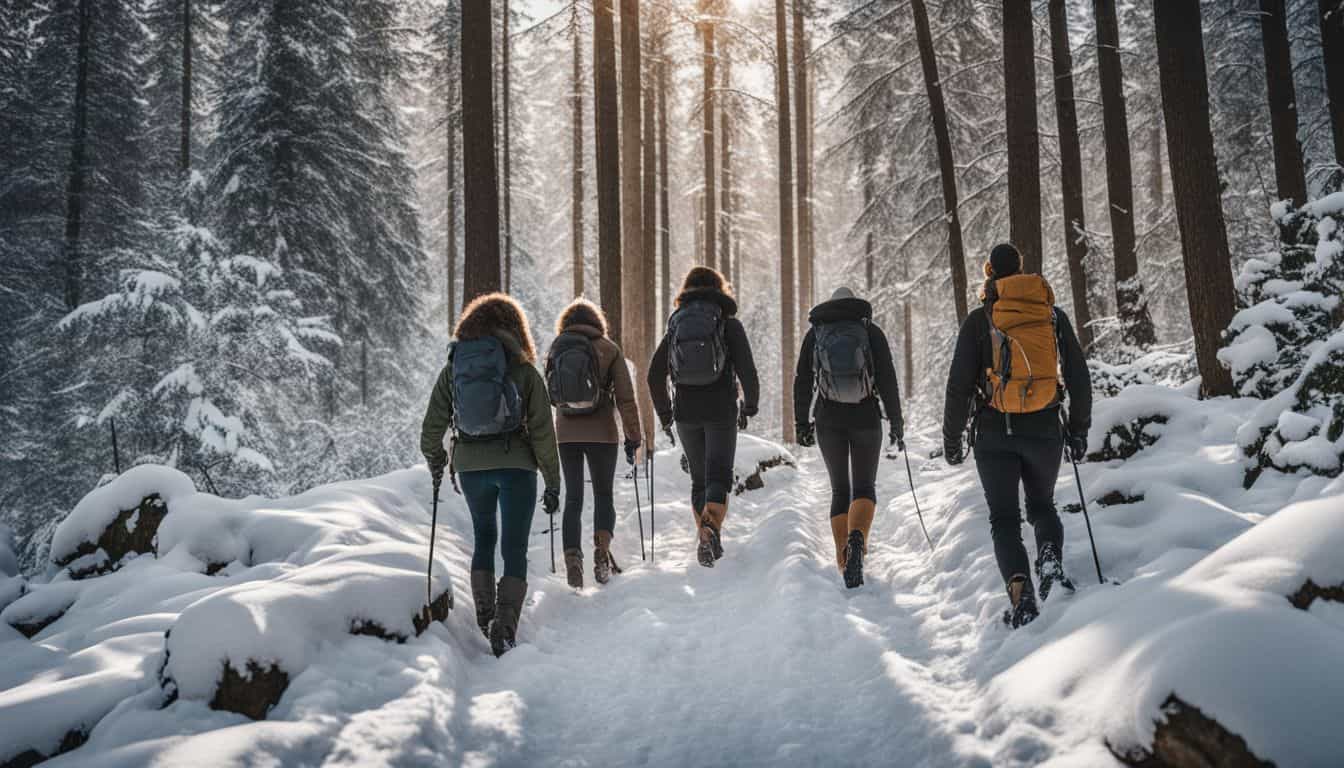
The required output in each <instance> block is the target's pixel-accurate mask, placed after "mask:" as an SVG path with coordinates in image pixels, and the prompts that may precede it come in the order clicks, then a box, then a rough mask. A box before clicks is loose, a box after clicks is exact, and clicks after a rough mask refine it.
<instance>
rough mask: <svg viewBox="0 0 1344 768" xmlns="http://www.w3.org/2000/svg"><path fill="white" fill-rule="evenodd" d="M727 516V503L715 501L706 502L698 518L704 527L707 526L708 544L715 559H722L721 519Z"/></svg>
mask: <svg viewBox="0 0 1344 768" xmlns="http://www.w3.org/2000/svg"><path fill="white" fill-rule="evenodd" d="M726 517H728V505H727V504H719V503H716V502H713V501H711V502H707V503H706V504H705V511H704V512H702V513H701V514H700V520H701V522H702V523H703V524H704V526H705V527H708V528H709V534H710V535H709V546H710V551H711V552H712V553H713V555H714V559H715V560H721V559H723V534H722V531H723V521H724V519H725V518H726Z"/></svg>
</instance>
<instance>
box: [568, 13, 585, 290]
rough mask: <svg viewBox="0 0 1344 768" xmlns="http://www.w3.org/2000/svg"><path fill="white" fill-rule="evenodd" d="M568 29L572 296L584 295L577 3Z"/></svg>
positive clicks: (580, 63) (581, 139)
mask: <svg viewBox="0 0 1344 768" xmlns="http://www.w3.org/2000/svg"><path fill="white" fill-rule="evenodd" d="M570 26H571V27H572V29H573V36H574V39H573V41H572V42H573V45H574V51H573V54H574V55H573V65H572V68H571V72H570V84H571V87H572V88H573V92H572V93H571V94H570V97H569V104H570V111H571V113H570V150H571V156H570V161H569V162H570V185H569V187H570V188H569V197H570V200H569V245H570V259H571V261H572V262H573V270H574V271H573V280H574V295H575V296H582V295H583V54H582V52H581V50H580V49H581V48H582V45H581V44H580V42H581V39H582V37H583V36H582V35H581V34H579V4H578V3H577V2H576V3H574V5H572V6H570Z"/></svg>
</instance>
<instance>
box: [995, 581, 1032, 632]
mask: <svg viewBox="0 0 1344 768" xmlns="http://www.w3.org/2000/svg"><path fill="white" fill-rule="evenodd" d="M1007 587H1008V601H1009V602H1010V603H1012V604H1013V607H1012V609H1010V610H1007V611H1004V613H1003V621H1004V623H1005V624H1007V625H1008V626H1010V627H1012V628H1013V629H1017V628H1019V627H1025V626H1026V625H1028V624H1030V623H1031V622H1033V621H1035V620H1036V617H1037V616H1038V615H1040V610H1039V609H1038V608H1037V607H1036V588H1035V587H1034V586H1032V584H1031V577H1030V576H1026V575H1023V574H1020V573H1019V574H1017V575H1015V576H1013V578H1012V580H1010V581H1009V582H1008V585H1007Z"/></svg>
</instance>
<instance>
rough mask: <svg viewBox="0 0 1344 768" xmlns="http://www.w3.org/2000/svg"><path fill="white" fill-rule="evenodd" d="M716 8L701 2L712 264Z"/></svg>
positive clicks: (705, 216) (710, 255)
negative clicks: (714, 15)
mask: <svg viewBox="0 0 1344 768" xmlns="http://www.w3.org/2000/svg"><path fill="white" fill-rule="evenodd" d="M711 12H712V10H711V8H710V4H709V0H702V1H701V3H700V16H701V19H700V23H699V25H698V26H699V28H700V43H701V71H702V74H703V75H704V88H703V94H702V95H701V99H700V125H701V128H700V139H701V147H702V149H701V152H702V155H703V158H704V163H705V192H704V195H702V199H703V200H704V204H705V207H704V211H703V213H701V220H702V221H703V222H704V224H703V230H704V235H703V237H702V238H701V243H702V245H703V247H704V253H703V255H702V256H701V258H702V259H703V260H704V263H705V264H706V265H707V266H709V267H710V268H714V267H715V266H716V262H717V259H716V257H715V251H714V249H715V245H716V238H715V236H714V222H716V221H718V218H719V217H718V215H717V214H716V213H715V208H716V207H717V203H718V197H717V192H716V185H715V179H714V65H715V59H716V56H715V53H714V22H713V21H712V20H711V19H710V14H711Z"/></svg>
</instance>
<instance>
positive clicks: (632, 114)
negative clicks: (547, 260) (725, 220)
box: [620, 0, 647, 379]
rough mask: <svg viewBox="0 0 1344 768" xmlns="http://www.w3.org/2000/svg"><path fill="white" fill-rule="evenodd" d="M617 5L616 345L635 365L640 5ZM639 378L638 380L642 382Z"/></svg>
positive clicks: (639, 319) (639, 317) (639, 315)
mask: <svg viewBox="0 0 1344 768" xmlns="http://www.w3.org/2000/svg"><path fill="white" fill-rule="evenodd" d="M620 3H621V199H622V200H623V201H624V205H622V207H621V235H622V236H621V306H622V307H623V308H624V309H623V311H624V315H623V317H622V320H621V324H622V326H623V328H624V330H623V331H622V333H621V337H620V343H621V346H622V347H623V348H624V350H625V354H626V356H627V357H629V358H630V359H631V360H634V361H636V365H637V366H640V368H641V370H642V366H643V365H644V364H646V363H647V359H646V356H645V354H644V344H643V341H644V313H643V310H642V308H641V307H640V306H639V301H640V296H641V295H643V287H644V255H643V253H642V252H641V251H642V249H643V245H644V212H643V210H642V209H641V208H640V199H641V196H642V194H643V192H642V189H641V187H642V186H643V175H642V174H641V168H640V164H641V162H642V155H643V149H642V148H641V147H640V130H641V128H642V127H643V126H642V123H641V121H640V119H639V109H640V90H641V88H642V85H643V83H642V82H641V79H640V78H641V77H642V74H643V69H642V67H641V65H640V45H641V43H640V38H639V0H620ZM643 378H644V377H643V376H639V377H638V379H643Z"/></svg>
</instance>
